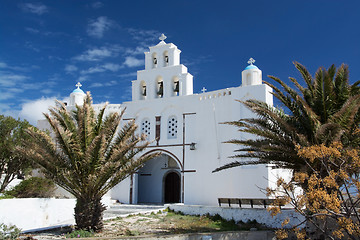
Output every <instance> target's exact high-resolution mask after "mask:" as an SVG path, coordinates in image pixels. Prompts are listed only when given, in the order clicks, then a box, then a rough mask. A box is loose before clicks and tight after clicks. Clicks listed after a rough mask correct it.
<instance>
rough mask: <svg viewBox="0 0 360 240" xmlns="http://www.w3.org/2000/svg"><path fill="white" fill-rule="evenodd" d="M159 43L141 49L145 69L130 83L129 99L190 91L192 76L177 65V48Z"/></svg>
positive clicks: (155, 97)
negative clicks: (146, 50) (144, 49)
mask: <svg viewBox="0 0 360 240" xmlns="http://www.w3.org/2000/svg"><path fill="white" fill-rule="evenodd" d="M165 39H166V36H165V35H164V34H162V35H161V36H160V38H159V40H160V42H159V43H158V44H157V45H156V46H153V47H149V50H150V51H149V52H145V70H141V71H138V72H137V80H135V81H133V82H132V100H133V101H138V100H150V99H157V98H168V97H175V96H185V95H191V94H193V76H192V75H191V74H190V73H188V70H187V67H185V66H184V65H182V64H180V53H181V51H180V50H179V49H178V48H177V46H175V45H174V44H172V43H166V42H165Z"/></svg>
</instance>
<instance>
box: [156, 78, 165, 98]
mask: <svg viewBox="0 0 360 240" xmlns="http://www.w3.org/2000/svg"><path fill="white" fill-rule="evenodd" d="M156 94H157V97H158V98H162V97H163V96H164V81H163V79H162V77H158V78H157V79H156Z"/></svg>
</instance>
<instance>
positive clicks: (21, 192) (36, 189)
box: [6, 177, 55, 198]
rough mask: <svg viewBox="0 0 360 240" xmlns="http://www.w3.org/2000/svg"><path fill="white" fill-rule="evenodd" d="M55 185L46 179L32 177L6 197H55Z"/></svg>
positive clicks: (9, 192) (8, 192)
mask: <svg viewBox="0 0 360 240" xmlns="http://www.w3.org/2000/svg"><path fill="white" fill-rule="evenodd" d="M54 190H55V184H54V182H53V181H51V180H49V179H45V178H39V177H31V178H29V179H26V180H24V181H22V182H21V183H19V184H18V185H16V186H15V187H14V188H13V189H11V190H9V191H6V195H11V196H14V197H17V198H48V197H51V196H53V193H54Z"/></svg>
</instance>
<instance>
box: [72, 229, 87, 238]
mask: <svg viewBox="0 0 360 240" xmlns="http://www.w3.org/2000/svg"><path fill="white" fill-rule="evenodd" d="M92 236H94V232H92V231H90V232H89V231H86V230H75V231H73V232H71V233H68V234H66V238H84V237H92Z"/></svg>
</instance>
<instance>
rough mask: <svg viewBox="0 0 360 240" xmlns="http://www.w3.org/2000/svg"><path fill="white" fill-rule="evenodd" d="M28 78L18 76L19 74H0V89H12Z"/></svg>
mask: <svg viewBox="0 0 360 240" xmlns="http://www.w3.org/2000/svg"><path fill="white" fill-rule="evenodd" d="M28 78H29V77H27V76H24V75H20V74H13V73H2V72H0V86H1V87H13V86H15V85H17V84H18V83H20V82H22V81H24V80H26V79H28Z"/></svg>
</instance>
